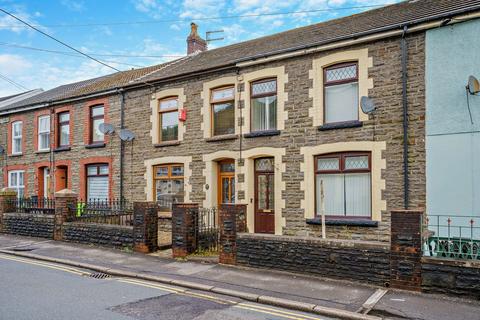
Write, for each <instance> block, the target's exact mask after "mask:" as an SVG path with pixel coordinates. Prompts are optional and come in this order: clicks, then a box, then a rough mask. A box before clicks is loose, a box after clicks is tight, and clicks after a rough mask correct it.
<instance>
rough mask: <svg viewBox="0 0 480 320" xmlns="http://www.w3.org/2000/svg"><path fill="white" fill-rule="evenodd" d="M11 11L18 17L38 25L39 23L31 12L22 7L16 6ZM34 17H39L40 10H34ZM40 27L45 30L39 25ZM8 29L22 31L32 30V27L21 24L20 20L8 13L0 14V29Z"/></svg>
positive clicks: (16, 31)
mask: <svg viewBox="0 0 480 320" xmlns="http://www.w3.org/2000/svg"><path fill="white" fill-rule="evenodd" d="M11 13H12V14H13V15H15V16H17V17H18V18H20V19H22V20H24V21H26V22H28V23H30V24H32V25H36V26H38V25H39V23H38V22H37V21H36V20H35V19H34V18H33V16H32V15H31V14H29V13H28V12H27V11H25V10H24V9H23V8H22V7H17V8H16V10H11ZM33 15H34V16H35V17H41V16H42V14H41V13H40V12H35V13H34V14H33ZM41 28H42V29H44V30H46V28H44V27H41ZM2 30H8V31H12V32H15V33H22V32H33V31H32V29H30V28H28V27H27V26H26V25H24V24H22V23H21V22H20V21H18V20H16V19H14V18H13V17H11V16H8V15H3V14H2V15H1V16H0V31H2Z"/></svg>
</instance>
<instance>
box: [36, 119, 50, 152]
mask: <svg viewBox="0 0 480 320" xmlns="http://www.w3.org/2000/svg"><path fill="white" fill-rule="evenodd" d="M48 149H50V116H41V117H38V150H39V151H44V150H48Z"/></svg>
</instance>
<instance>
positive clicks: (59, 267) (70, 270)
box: [0, 254, 90, 276]
mask: <svg viewBox="0 0 480 320" xmlns="http://www.w3.org/2000/svg"><path fill="white" fill-rule="evenodd" d="M0 259H5V260H10V261H15V262H22V263H27V264H31V265H35V266H40V267H45V268H50V269H55V270H60V271H64V272H68V273H73V274H76V275H79V276H88V275H90V272H86V271H81V270H79V269H76V268H72V267H65V266H62V265H58V264H54V263H50V262H43V261H38V260H30V259H28V258H20V257H15V256H9V255H4V254H0Z"/></svg>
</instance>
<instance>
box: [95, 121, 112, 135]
mask: <svg viewBox="0 0 480 320" xmlns="http://www.w3.org/2000/svg"><path fill="white" fill-rule="evenodd" d="M98 130H100V132H101V133H103V134H112V133H114V132H115V128H114V127H113V126H112V125H111V124H109V123H100V125H99V126H98Z"/></svg>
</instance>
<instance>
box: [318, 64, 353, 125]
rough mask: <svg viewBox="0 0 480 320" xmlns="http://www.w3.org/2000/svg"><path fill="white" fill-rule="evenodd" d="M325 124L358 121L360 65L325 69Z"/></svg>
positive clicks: (338, 65)
mask: <svg viewBox="0 0 480 320" xmlns="http://www.w3.org/2000/svg"><path fill="white" fill-rule="evenodd" d="M323 83H324V93H325V94H324V97H325V101H324V102H325V123H335V122H345V121H354V120H358V64H357V63H356V62H355V63H342V64H337V65H334V66H331V67H328V68H325V69H324V82H323Z"/></svg>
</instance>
